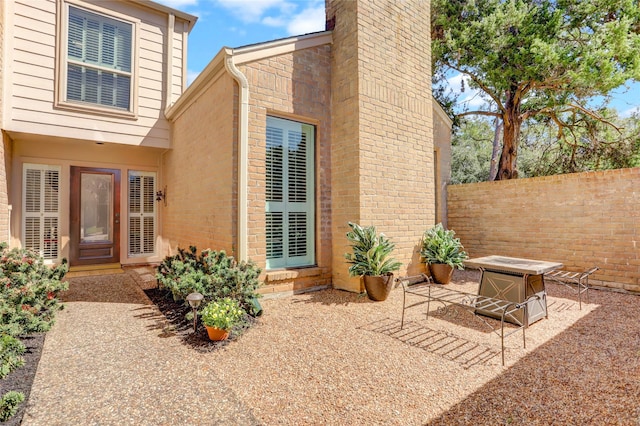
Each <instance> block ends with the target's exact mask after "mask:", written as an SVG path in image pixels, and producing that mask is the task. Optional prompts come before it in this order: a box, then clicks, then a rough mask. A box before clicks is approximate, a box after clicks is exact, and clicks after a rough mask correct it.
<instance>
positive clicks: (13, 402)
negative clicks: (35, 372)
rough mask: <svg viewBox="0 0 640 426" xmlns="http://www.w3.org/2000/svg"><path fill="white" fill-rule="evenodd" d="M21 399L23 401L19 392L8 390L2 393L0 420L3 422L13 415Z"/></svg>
mask: <svg viewBox="0 0 640 426" xmlns="http://www.w3.org/2000/svg"><path fill="white" fill-rule="evenodd" d="M22 401H24V394H23V393H21V392H16V391H9V392H7V393H5V394H4V395H2V399H0V422H5V421H7V420H9V419H10V418H11V417H13V416H14V415H15V414H16V412H17V411H18V406H19V405H20V404H22Z"/></svg>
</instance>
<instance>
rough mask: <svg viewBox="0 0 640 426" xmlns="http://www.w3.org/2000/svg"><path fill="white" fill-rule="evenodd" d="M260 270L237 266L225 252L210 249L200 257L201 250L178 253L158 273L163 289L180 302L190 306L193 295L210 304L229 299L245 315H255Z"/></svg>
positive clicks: (240, 263) (161, 265) (160, 267)
mask: <svg viewBox="0 0 640 426" xmlns="http://www.w3.org/2000/svg"><path fill="white" fill-rule="evenodd" d="M260 272H261V270H260V268H258V267H257V266H256V264H255V263H253V262H252V261H249V262H244V261H241V262H237V261H236V260H235V259H234V258H233V257H232V256H227V254H226V253H225V252H224V251H215V250H210V249H206V250H203V251H202V252H201V253H200V254H199V255H198V254H197V248H196V247H194V246H190V247H189V250H185V249H180V248H179V249H178V253H177V254H176V255H175V256H168V257H166V258H165V259H164V260H163V261H162V263H161V264H160V266H158V270H157V273H156V278H157V280H158V284H159V286H160V287H162V288H164V289H167V290H168V291H170V292H171V294H172V296H173V299H174V300H176V301H184V303H185V304H187V302H186V297H187V295H189V293H193V292H198V293H201V294H202V295H203V296H204V301H203V304H202V305H203V306H204V305H206V304H207V303H208V302H211V301H214V300H219V299H223V298H225V297H229V298H232V299H235V300H237V301H238V302H239V303H240V306H241V307H242V309H244V310H245V311H247V312H249V313H251V314H253V315H255V314H257V312H255V304H253V303H252V300H254V299H255V298H256V297H259V295H258V294H257V293H256V290H257V289H258V287H259V286H260V281H259V280H258V277H259V276H260Z"/></svg>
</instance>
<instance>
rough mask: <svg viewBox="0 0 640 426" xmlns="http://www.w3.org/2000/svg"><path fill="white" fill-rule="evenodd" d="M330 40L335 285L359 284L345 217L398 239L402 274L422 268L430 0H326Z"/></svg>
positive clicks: (430, 211) (428, 193)
mask: <svg viewBox="0 0 640 426" xmlns="http://www.w3.org/2000/svg"><path fill="white" fill-rule="evenodd" d="M326 10H327V21H328V22H332V23H335V28H334V32H333V47H332V53H333V56H332V70H333V72H332V80H331V86H332V87H331V88H332V148H331V159H332V160H331V171H332V181H331V183H332V191H331V192H332V234H333V265H332V270H333V277H332V281H333V285H334V287H336V288H340V289H346V290H350V291H361V290H362V289H361V286H360V283H359V280H357V279H350V278H349V276H348V273H347V267H348V266H347V264H346V263H345V262H344V258H343V253H345V252H347V251H348V249H349V247H348V243H347V240H346V237H345V234H346V232H347V230H348V226H347V222H348V221H354V222H358V223H360V224H361V225H375V226H376V228H377V229H378V231H379V232H384V233H385V234H386V235H387V236H389V237H390V238H391V239H392V240H393V241H394V242H395V243H396V247H397V248H396V252H395V253H394V256H395V257H396V258H397V259H398V260H400V261H401V262H403V265H404V266H403V269H402V270H401V271H400V273H401V274H405V273H415V272H417V271H419V270H422V268H423V265H421V264H420V258H419V247H418V245H419V241H420V237H421V235H422V233H423V232H424V230H425V229H426V228H428V227H430V226H431V225H433V223H434V219H435V195H434V194H435V184H434V173H433V168H434V164H433V151H434V147H433V124H432V123H433V120H432V104H431V53H430V52H431V42H430V2H429V1H424V0H409V1H391V0H376V1H375V2H371V1H369V0H327V7H326Z"/></svg>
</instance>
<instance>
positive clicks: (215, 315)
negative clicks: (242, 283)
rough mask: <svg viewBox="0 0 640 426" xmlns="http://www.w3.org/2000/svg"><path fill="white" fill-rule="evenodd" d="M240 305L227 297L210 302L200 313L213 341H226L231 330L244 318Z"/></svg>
mask: <svg viewBox="0 0 640 426" xmlns="http://www.w3.org/2000/svg"><path fill="white" fill-rule="evenodd" d="M244 314H245V312H244V310H243V309H242V308H241V307H240V303H239V302H238V301H237V300H235V299H231V298H230V297H225V298H224V299H218V300H214V301H212V302H209V303H208V304H207V305H206V306H205V307H204V308H203V309H202V312H200V318H201V321H202V323H203V324H204V326H205V328H206V329H207V333H208V334H209V339H211V340H225V339H226V338H227V337H229V332H230V331H231V328H232V327H233V326H234V325H236V324H238V323H239V322H240V321H241V320H242V318H243V317H244Z"/></svg>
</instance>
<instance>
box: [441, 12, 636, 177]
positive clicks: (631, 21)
mask: <svg viewBox="0 0 640 426" xmlns="http://www.w3.org/2000/svg"><path fill="white" fill-rule="evenodd" d="M639 31H640V8H639V7H638V4H637V1H636V0H591V1H584V0H559V1H556V0H536V1H522V0H453V1H452V0H433V2H432V40H433V43H432V50H433V61H432V64H433V67H434V71H433V75H434V80H435V81H436V82H439V83H440V85H442V84H443V83H444V82H445V81H446V75H447V73H448V72H450V71H451V70H455V71H458V72H460V73H461V74H462V75H464V76H467V77H468V78H469V82H470V83H469V85H470V86H471V87H473V88H475V89H479V90H481V91H482V92H483V93H485V94H486V96H487V97H488V98H489V99H490V103H489V104H488V105H489V106H488V107H487V108H486V109H479V110H476V111H465V112H463V113H461V114H460V115H461V116H467V115H483V116H489V117H497V118H499V119H501V120H502V122H503V138H502V141H503V142H502V144H503V145H502V151H501V155H500V161H499V165H498V173H497V176H496V179H511V178H515V177H517V176H518V173H517V170H516V160H517V157H518V148H519V143H520V137H521V128H522V124H523V122H526V121H527V120H529V119H533V118H535V119H537V120H538V121H539V122H540V123H545V124H547V125H551V126H553V127H554V128H555V132H556V135H557V138H558V139H560V140H562V141H565V144H566V145H571V144H574V145H575V144H576V140H580V134H581V133H582V134H589V133H592V132H594V131H595V129H596V128H597V127H598V126H599V125H600V124H599V123H606V124H609V125H611V126H614V123H612V122H609V121H607V117H606V116H605V115H604V113H603V111H601V110H598V109H594V108H592V107H590V106H589V104H588V101H589V100H590V99H592V98H593V97H594V96H604V97H605V99H606V96H607V94H608V93H609V92H610V91H611V90H612V89H614V88H616V87H619V86H621V85H623V84H624V83H625V82H626V81H628V80H629V79H640V35H639V34H638V32H639ZM434 94H435V95H436V96H437V97H439V100H440V101H441V103H442V104H443V105H445V106H450V105H451V100H450V99H449V100H446V99H443V96H444V92H443V91H438V90H436V91H434ZM576 136H578V139H576Z"/></svg>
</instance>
